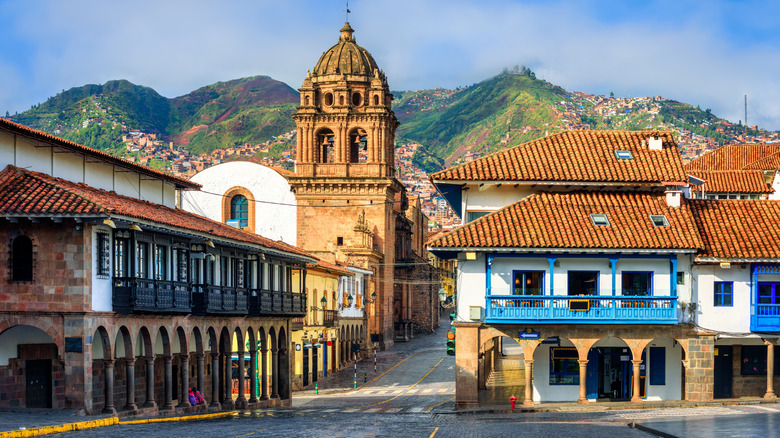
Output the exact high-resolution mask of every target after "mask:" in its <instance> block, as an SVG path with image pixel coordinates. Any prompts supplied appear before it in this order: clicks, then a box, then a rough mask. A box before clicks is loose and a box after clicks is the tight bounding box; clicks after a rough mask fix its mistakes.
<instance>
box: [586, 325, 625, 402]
mask: <svg viewBox="0 0 780 438" xmlns="http://www.w3.org/2000/svg"><path fill="white" fill-rule="evenodd" d="M632 360H633V355H632V354H631V349H630V348H629V347H628V345H627V344H626V343H625V341H623V340H622V339H619V338H615V337H611V336H610V337H606V338H603V339H600V340H599V341H598V342H596V343H595V344H593V347H591V349H590V350H589V351H588V365H587V369H586V373H585V376H586V377H585V379H586V381H585V391H586V394H587V397H588V399H589V400H593V399H608V400H630V399H631V397H632V395H633V394H632V383H633V380H632V378H633V374H634V372H633V365H632V362H631V361H632Z"/></svg>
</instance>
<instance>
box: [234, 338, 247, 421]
mask: <svg viewBox="0 0 780 438" xmlns="http://www.w3.org/2000/svg"><path fill="white" fill-rule="evenodd" d="M244 373H245V371H244V351H243V349H239V350H238V397H237V398H236V407H237V408H239V409H246V395H245V394H244V391H245V388H244Z"/></svg>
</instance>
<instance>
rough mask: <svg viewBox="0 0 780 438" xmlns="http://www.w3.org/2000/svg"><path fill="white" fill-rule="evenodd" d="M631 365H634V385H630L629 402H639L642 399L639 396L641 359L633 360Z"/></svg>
mask: <svg viewBox="0 0 780 438" xmlns="http://www.w3.org/2000/svg"><path fill="white" fill-rule="evenodd" d="M631 363H632V364H633V365H634V378H633V380H634V384H633V385H632V386H633V388H632V392H633V395H632V396H631V401H632V402H641V401H642V397H640V396H639V366H640V365H642V359H633V360H632V361H631Z"/></svg>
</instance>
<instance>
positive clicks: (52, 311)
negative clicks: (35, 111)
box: [0, 119, 316, 414]
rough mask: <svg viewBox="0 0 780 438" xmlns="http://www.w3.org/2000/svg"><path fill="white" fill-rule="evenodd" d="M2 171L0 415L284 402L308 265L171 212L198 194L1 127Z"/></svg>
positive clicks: (62, 143) (167, 179) (158, 176)
mask: <svg viewBox="0 0 780 438" xmlns="http://www.w3.org/2000/svg"><path fill="white" fill-rule="evenodd" d="M0 163H2V167H3V168H4V169H3V170H2V171H1V172H0V212H1V215H0V216H1V217H2V218H3V219H2V220H0V239H2V240H3V241H4V242H6V244H5V246H4V248H5V250H3V251H0V265H2V266H4V267H5V271H4V274H3V275H2V276H0V290H1V291H2V294H1V295H0V296H2V298H1V299H0V387H2V393H3V397H2V399H0V405H2V406H8V407H52V408H68V409H79V410H83V411H84V412H85V413H88V414H91V413H96V412H101V411H102V412H109V413H113V412H116V411H117V410H119V411H123V412H124V413H138V412H144V413H150V412H156V411H158V410H173V409H184V410H191V409H194V408H193V407H191V406H190V404H189V402H188V400H187V389H188V387H190V386H197V388H198V389H200V390H201V391H202V392H204V393H205V395H206V397H207V399H208V402H209V407H210V408H212V409H220V408H232V407H246V406H264V405H280V404H288V403H289V400H290V391H291V378H290V356H291V355H290V352H289V345H290V331H291V327H290V319H291V318H292V317H295V316H303V315H304V314H305V306H306V299H305V295H304V290H305V284H304V278H305V276H304V274H303V271H304V269H305V265H306V264H307V263H313V262H315V261H316V259H315V258H313V257H311V256H309V255H307V254H306V253H305V252H303V251H301V250H299V249H298V248H296V247H293V246H290V245H288V244H286V243H283V242H276V241H274V240H270V239H267V238H264V237H261V236H258V235H256V234H252V233H247V232H244V231H241V230H238V229H236V228H234V227H231V226H228V225H225V224H223V223H221V222H219V221H212V220H209V219H207V218H204V217H202V216H198V215H195V214H192V213H188V212H185V211H183V210H181V209H179V208H177V199H179V196H180V192H181V191H182V190H197V189H198V188H199V187H200V186H199V185H198V184H197V183H194V182H191V181H187V180H183V179H179V178H176V177H173V176H170V175H167V174H164V173H161V172H158V171H155V170H152V169H149V168H146V167H143V166H138V165H135V164H133V163H130V162H128V161H125V160H122V159H119V158H115V157H112V156H109V155H107V154H105V153H103V152H99V151H97V150H94V149H91V148H87V147H84V146H81V145H78V144H75V143H72V142H69V141H66V140H63V139H60V138H56V137H53V136H50V135H48V134H45V133H43V132H39V131H36V130H33V129H30V128H27V127H24V126H22V125H18V124H15V123H12V122H9V121H6V120H4V119H0ZM234 394H235V397H236V398H235V399H234ZM198 408H199V409H206V406H201V407H198Z"/></svg>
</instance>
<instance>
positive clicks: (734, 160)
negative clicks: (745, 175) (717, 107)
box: [685, 143, 780, 171]
mask: <svg viewBox="0 0 780 438" xmlns="http://www.w3.org/2000/svg"><path fill="white" fill-rule="evenodd" d="M745 169H753V170H778V169H780V145H777V144H762V143H758V144H730V145H725V146H723V147H721V148H718V149H715V150H712V151H709V152H707V153H706V154H704V155H702V156H700V157H697V158H694V159H693V160H691V161H689V162H688V164H686V165H685V170H686V171H693V170H745Z"/></svg>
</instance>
